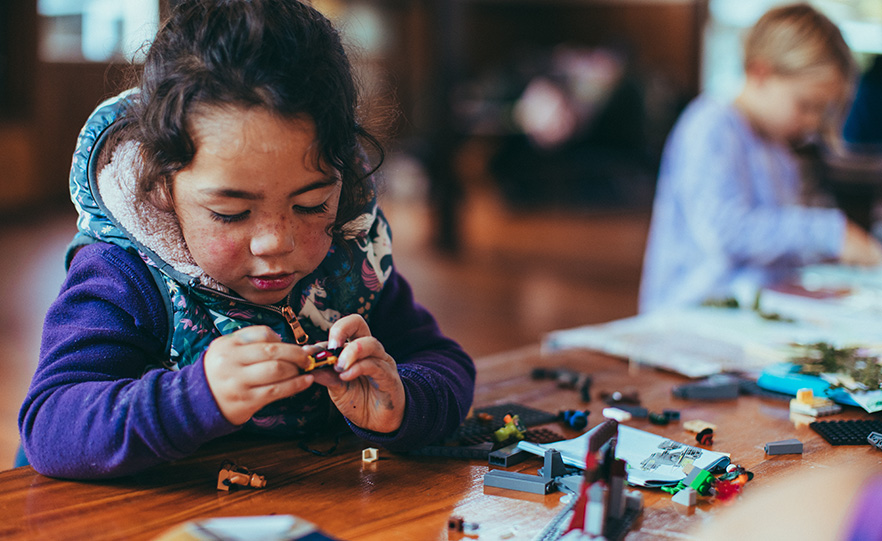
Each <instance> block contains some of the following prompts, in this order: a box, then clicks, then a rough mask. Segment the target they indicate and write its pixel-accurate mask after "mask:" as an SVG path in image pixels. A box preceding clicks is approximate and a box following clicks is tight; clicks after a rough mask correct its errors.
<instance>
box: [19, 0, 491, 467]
mask: <svg viewBox="0 0 882 541" xmlns="http://www.w3.org/2000/svg"><path fill="white" fill-rule="evenodd" d="M356 101H357V96H356V90H355V87H354V84H353V79H352V75H351V70H350V65H349V62H348V60H347V58H346V56H345V53H344V51H343V48H342V46H341V43H340V39H339V36H338V35H337V33H336V32H335V30H334V29H333V28H332V27H331V25H330V23H329V22H328V21H327V20H326V19H325V18H324V17H323V16H322V15H320V14H319V13H318V12H316V11H315V10H314V9H312V8H311V7H309V6H306V5H304V4H300V3H297V2H295V1H292V0H224V1H217V0H194V1H189V2H182V3H180V4H179V5H178V7H177V8H176V10H175V11H174V12H173V13H172V15H171V18H170V20H169V21H167V23H166V24H165V25H164V26H163V28H162V29H161V30H160V32H159V34H158V35H157V37H156V40H155V41H154V43H153V45H152V46H151V48H150V51H149V53H148V56H147V59H146V64H145V66H144V72H143V76H142V80H141V84H140V85H139V88H138V89H136V90H134V91H131V92H128V93H124V94H123V95H121V96H118V97H117V98H114V99H112V100H109V101H108V102H105V103H104V104H102V105H101V106H99V108H98V109H97V110H96V111H95V112H94V113H93V115H92V117H91V118H90V119H89V121H88V123H87V124H86V126H85V128H84V129H83V131H82V133H81V135H80V140H79V142H78V147H77V150H76V153H75V155H74V161H73V169H72V172H71V192H72V197H73V200H74V202H75V203H76V205H77V208H78V210H79V212H80V218H79V222H78V225H79V229H80V232H79V234H78V237H77V239H76V240H75V242H74V243H73V244H72V246H71V252H70V254H69V258H68V260H69V272H68V276H67V280H66V282H65V283H64V286H63V287H62V290H61V294H60V295H59V297H58V299H57V300H56V301H55V303H54V304H53V305H52V307H51V309H50V310H49V313H48V315H47V316H46V322H45V326H44V332H43V345H42V351H41V357H40V363H39V366H38V368H37V371H36V374H35V376H34V379H33V382H32V384H31V387H30V389H29V392H28V395H27V397H26V399H25V402H24V404H23V406H22V409H21V413H20V416H19V427H20V431H21V437H22V442H23V447H24V449H25V452H26V455H27V458H28V459H29V460H30V462H31V464H32V465H33V466H34V467H35V468H36V469H37V471H39V472H41V473H43V474H46V475H50V476H57V477H65V478H104V477H115V476H121V475H126V474H131V473H134V472H137V471H140V470H143V469H145V468H147V467H150V466H152V465H155V464H158V463H161V462H164V461H169V460H174V459H177V458H181V457H184V456H186V455H188V454H190V453H193V452H194V451H196V450H197V449H198V448H199V446H200V445H202V444H203V443H205V442H207V441H209V440H212V439H214V438H217V437H219V436H223V435H225V434H229V433H232V432H235V431H237V430H240V429H243V428H246V429H248V430H253V431H258V432H267V433H274V434H279V435H283V436H287V437H302V436H306V435H310V434H314V433H316V432H318V431H319V430H320V429H322V428H324V427H326V426H327V425H328V423H329V422H330V421H332V420H333V418H334V417H335V414H336V417H337V418H340V413H342V417H343V418H345V420H346V422H347V423H348V425H349V427H350V428H351V429H352V431H353V432H354V433H355V434H356V435H357V436H359V437H361V438H363V439H365V440H367V441H370V442H373V443H375V444H379V445H383V446H385V447H387V448H388V449H391V450H407V449H411V448H416V447H420V446H422V445H425V444H427V443H430V442H432V441H435V440H438V439H441V438H443V437H444V436H445V435H447V434H449V433H450V432H451V431H453V430H454V429H455V428H456V427H457V426H458V425H459V424H460V423H461V421H462V420H463V418H464V417H465V415H466V412H467V411H468V409H469V407H470V405H471V401H472V393H473V390H474V376H475V371H474V365H473V363H472V361H471V359H470V358H469V357H468V356H467V355H466V354H465V353H464V352H463V351H462V349H461V348H460V347H459V346H458V345H457V344H456V343H454V342H453V341H451V340H450V339H448V338H446V337H444V336H443V335H442V334H441V332H440V331H439V329H438V326H437V325H436V323H435V321H434V320H433V318H432V316H431V315H430V314H429V313H428V312H427V311H426V310H425V309H423V308H422V307H420V306H419V305H417V304H415V302H414V299H413V296H412V294H411V291H410V288H409V286H408V284H407V282H405V280H404V279H403V278H402V277H401V276H399V275H398V274H397V273H396V271H395V269H394V268H393V267H392V262H391V251H390V236H389V228H388V225H387V223H386V221H385V219H384V218H383V215H382V213H381V212H380V211H379V210H378V209H377V207H376V203H375V201H374V199H373V194H374V191H373V183H372V180H371V177H370V172H368V171H367V170H366V166H365V164H364V163H363V159H362V158H361V157H360V153H359V152H360V151H359V149H360V148H361V147H360V144H359V141H366V142H368V143H372V142H374V140H373V139H372V138H371V137H370V136H369V135H368V134H367V133H366V132H365V130H364V129H363V128H362V127H361V126H360V125H359V123H358V119H357V117H356ZM369 325H370V326H369ZM325 341H326V342H327V346H328V347H329V348H338V347H343V350H342V353H340V354H339V359H338V360H337V362H336V364H335V365H334V367H333V369H328V368H325V369H320V370H317V371H309V372H307V371H305V369H306V368H307V367H308V366H309V363H310V360H309V359H308V356H309V355H310V354H314V353H316V352H317V351H319V347H318V346H316V345H309V344H316V343H319V342H325ZM337 412H339V413H337Z"/></svg>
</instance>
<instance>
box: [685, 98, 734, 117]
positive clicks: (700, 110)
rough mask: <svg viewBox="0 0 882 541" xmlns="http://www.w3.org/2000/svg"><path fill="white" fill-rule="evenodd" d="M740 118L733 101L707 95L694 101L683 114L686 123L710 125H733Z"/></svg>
mask: <svg viewBox="0 0 882 541" xmlns="http://www.w3.org/2000/svg"><path fill="white" fill-rule="evenodd" d="M738 118H739V113H738V110H737V109H736V108H735V105H734V104H733V103H732V102H731V101H724V100H721V99H719V98H716V97H713V96H708V95H705V94H702V95H700V96H698V97H697V98H695V99H694V100H692V101H691V102H690V103H689V105H687V106H686V109H684V110H683V114H682V119H683V120H684V121H691V122H704V123H708V124H711V123H731V122H733V121H735V120H737V119H738Z"/></svg>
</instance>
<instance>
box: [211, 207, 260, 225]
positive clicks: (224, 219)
mask: <svg viewBox="0 0 882 541" xmlns="http://www.w3.org/2000/svg"><path fill="white" fill-rule="evenodd" d="M249 213H250V211H247V210H246V211H245V212H240V213H239V214H221V213H219V212H212V213H211V219H212V220H215V221H217V222H220V223H222V224H231V223H233V222H239V221H242V220H244V219H245V218H247V217H248V214H249Z"/></svg>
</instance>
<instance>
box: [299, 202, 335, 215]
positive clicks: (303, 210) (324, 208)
mask: <svg viewBox="0 0 882 541" xmlns="http://www.w3.org/2000/svg"><path fill="white" fill-rule="evenodd" d="M294 210H295V211H297V212H299V213H300V214H322V213H324V212H328V204H327V203H322V204H321V205H319V206H317V207H300V206H297V205H295V206H294Z"/></svg>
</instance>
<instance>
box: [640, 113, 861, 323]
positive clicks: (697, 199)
mask: <svg viewBox="0 0 882 541" xmlns="http://www.w3.org/2000/svg"><path fill="white" fill-rule="evenodd" d="M801 190H802V181H801V178H800V171H799V164H798V163H797V161H796V157H795V156H794V155H793V153H792V151H791V150H790V149H789V148H787V147H785V146H783V145H781V144H777V143H773V142H770V141H768V140H766V139H763V138H761V137H760V136H759V135H758V134H757V133H756V132H754V131H753V129H752V128H751V127H750V125H749V124H748V122H747V119H746V118H745V117H744V116H743V115H742V114H741V113H740V112H739V111H738V110H737V109H736V108H735V106H734V105H733V104H722V103H718V102H715V101H713V100H712V99H710V98H708V97H704V96H702V97H699V98H697V99H696V100H695V101H693V102H692V103H691V104H690V105H689V106H688V107H687V108H686V110H685V111H684V112H683V114H682V115H681V117H680V119H679V120H678V121H677V124H676V125H675V126H674V129H673V131H672V132H671V134H670V136H669V137H668V140H667V143H666V145H665V150H664V153H663V155H662V163H661V168H660V170H659V179H658V186H657V189H656V196H655V204H654V207H653V212H652V223H651V226H650V230H649V239H648V242H647V247H646V255H645V258H644V261H643V278H642V281H641V284H640V311H641V312H647V311H651V310H657V309H660V308H666V307H678V306H686V305H696V304H700V303H701V302H703V301H705V300H707V299H712V298H717V299H721V298H725V297H733V296H734V297H736V298H738V297H742V298H743V293H744V292H745V291H748V290H752V291H756V289H757V288H759V287H761V286H764V285H769V284H772V283H774V282H776V281H780V280H782V279H784V278H785V277H786V276H787V275H788V274H789V273H790V272H791V271H793V270H794V269H795V268H797V267H798V266H801V265H805V264H809V263H816V262H820V261H823V260H826V259H830V258H835V257H837V256H838V255H839V253H840V251H841V249H842V242H843V238H844V235H845V224H846V219H845V216H844V214H843V213H842V212H841V211H839V210H837V209H828V208H812V207H807V206H804V205H803V204H801V197H800V196H801V193H802V191H801Z"/></svg>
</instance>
